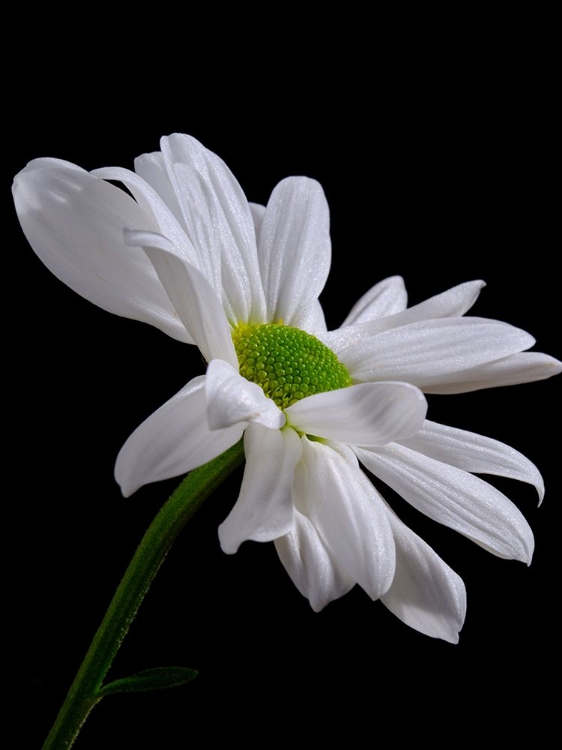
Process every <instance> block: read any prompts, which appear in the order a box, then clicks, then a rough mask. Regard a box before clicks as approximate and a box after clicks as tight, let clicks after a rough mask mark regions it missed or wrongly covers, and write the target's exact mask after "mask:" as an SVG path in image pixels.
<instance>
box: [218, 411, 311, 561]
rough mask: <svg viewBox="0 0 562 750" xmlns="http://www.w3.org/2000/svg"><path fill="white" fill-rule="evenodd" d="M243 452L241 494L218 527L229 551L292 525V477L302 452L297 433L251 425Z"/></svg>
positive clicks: (283, 531)
mask: <svg viewBox="0 0 562 750" xmlns="http://www.w3.org/2000/svg"><path fill="white" fill-rule="evenodd" d="M244 453H245V454H246V468H245V470H244V479H243V480H242V487H241V490H240V495H239V497H238V500H237V501H236V504H235V505H234V508H233V509H232V511H231V512H230V514H229V516H228V517H227V519H226V520H225V521H224V522H223V523H222V524H221V525H220V526H219V539H220V542H221V547H222V549H223V551H224V552H227V553H229V554H232V553H234V552H236V551H237V550H238V547H239V546H240V545H241V544H242V542H244V541H246V540H247V539H253V540H254V541H256V542H270V541H272V540H273V539H277V538H278V537H280V536H283V535H284V534H287V533H288V532H289V531H290V530H291V528H292V526H293V498H292V489H293V476H294V472H295V466H296V465H297V462H298V461H299V459H300V457H301V454H302V446H301V441H300V440H299V437H298V435H297V433H296V432H295V431H294V430H291V429H285V430H270V429H267V428H266V427H263V426H262V425H261V424H257V423H254V424H250V425H248V428H247V429H246V432H245V433H244Z"/></svg>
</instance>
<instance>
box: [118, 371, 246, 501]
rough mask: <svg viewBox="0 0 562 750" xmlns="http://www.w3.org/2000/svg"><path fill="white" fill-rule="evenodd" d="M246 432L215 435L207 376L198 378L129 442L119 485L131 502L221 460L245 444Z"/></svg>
mask: <svg viewBox="0 0 562 750" xmlns="http://www.w3.org/2000/svg"><path fill="white" fill-rule="evenodd" d="M244 427H245V425H240V424H237V425H233V426H232V427H227V428H226V429H222V430H213V431H211V430H210V429H209V426H208V424H207V399H206V397H205V376H200V377H197V378H194V379H193V380H192V381H191V382H189V383H188V384H187V385H186V386H185V387H184V388H182V389H181V391H179V392H178V393H176V395H175V396H173V397H172V398H171V399H170V400H169V401H167V402H166V403H165V404H164V405H163V406H161V407H160V408H159V409H158V410H157V411H155V412H154V414H151V416H150V417H148V419H146V420H145V421H144V422H143V423H142V424H141V425H140V426H139V427H137V429H136V430H135V431H134V432H133V433H132V435H131V436H130V437H129V438H128V440H127V441H126V442H125V445H124V446H123V447H122V448H121V451H120V452H119V455H118V456H117V462H116V464H115V479H116V480H117V483H118V484H119V485H120V487H121V491H122V493H123V495H125V497H128V496H129V495H132V494H133V492H135V491H136V490H138V488H139V487H142V486H143V485H144V484H149V483H150V482H158V481H160V480H161V479H169V478H170V477H176V476H180V475H181V474H185V473H187V472H188V471H191V470H192V469H195V468H197V467H198V466H202V465H203V464H206V463H207V462H208V461H211V459H213V458H216V457H217V456H219V455H220V454H221V453H224V451H226V450H228V449H229V448H230V447H232V446H233V445H234V444H235V443H237V442H238V441H239V440H240V438H241V437H242V433H243V431H244Z"/></svg>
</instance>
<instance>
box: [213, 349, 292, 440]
mask: <svg viewBox="0 0 562 750" xmlns="http://www.w3.org/2000/svg"><path fill="white" fill-rule="evenodd" d="M206 390H207V401H208V418H209V425H210V427H211V429H212V430H220V429H224V428H225V427H230V426H231V425H234V424H239V423H241V422H242V423H245V424H247V423H249V422H258V423H259V424H262V425H263V426H264V427H268V428H269V429H272V430H276V429H280V428H281V427H283V425H284V424H285V416H284V414H283V412H282V411H281V409H279V407H278V406H277V405H276V404H275V402H274V401H272V400H271V399H270V398H268V397H267V396H266V395H265V393H264V392H263V390H262V389H261V388H260V387H259V385H257V384H256V383H251V382H250V381H249V380H246V378H243V377H242V376H241V375H239V374H238V372H237V370H236V369H235V368H234V367H232V365H230V364H229V363H228V362H224V361H223V360H220V359H214V360H212V362H210V363H209V367H208V368H207V387H206Z"/></svg>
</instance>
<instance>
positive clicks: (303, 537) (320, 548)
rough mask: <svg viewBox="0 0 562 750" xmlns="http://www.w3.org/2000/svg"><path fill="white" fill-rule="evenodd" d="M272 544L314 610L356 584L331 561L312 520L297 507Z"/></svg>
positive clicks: (322, 607) (318, 610)
mask: <svg viewBox="0 0 562 750" xmlns="http://www.w3.org/2000/svg"><path fill="white" fill-rule="evenodd" d="M275 548H276V550H277V554H278V555H279V559H280V560H281V562H282V563H283V565H284V567H285V570H286V571H287V573H288V574H289V575H290V576H291V579H292V581H293V583H294V584H295V586H296V587H297V589H298V590H299V591H300V592H301V594H302V595H303V596H305V597H306V598H307V599H308V600H309V602H310V606H311V607H312V609H313V610H314V611H315V612H320V610H321V609H324V607H325V606H326V604H328V603H329V602H331V601H333V600H334V599H339V597H340V596H343V595H344V594H346V593H347V592H348V591H349V590H350V589H351V588H353V586H354V585H355V581H354V580H353V579H352V578H350V577H349V576H348V575H346V574H345V573H344V572H343V571H342V570H341V569H340V568H339V567H338V565H337V564H336V563H335V562H334V559H333V558H332V556H331V555H330V553H329V552H328V550H327V549H326V547H325V546H324V543H323V542H322V540H321V539H320V537H319V536H318V532H317V531H316V529H315V528H314V524H313V523H312V521H310V519H308V518H307V517H306V516H305V515H303V514H302V513H300V512H299V511H298V510H295V512H294V524H293V528H292V529H291V531H290V532H289V533H288V534H286V535H285V536H282V537H279V539H276V540H275Z"/></svg>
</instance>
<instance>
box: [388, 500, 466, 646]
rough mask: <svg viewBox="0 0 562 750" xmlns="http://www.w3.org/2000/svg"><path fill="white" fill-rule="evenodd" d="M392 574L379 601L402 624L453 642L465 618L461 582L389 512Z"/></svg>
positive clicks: (422, 542)
mask: <svg viewBox="0 0 562 750" xmlns="http://www.w3.org/2000/svg"><path fill="white" fill-rule="evenodd" d="M388 513H389V519H390V525H391V527H392V533H393V534H394V545H395V548H396V573H395V574H394V578H393V580H392V585H391V586H390V588H389V589H388V591H387V592H386V593H385V594H383V595H382V596H381V601H382V602H383V604H384V605H385V606H387V607H388V609H389V610H390V611H391V612H392V613H393V614H395V615H396V617H399V618H400V619H401V620H402V622H405V623H406V625H409V626H410V627H411V628H414V629H415V630H418V631H419V632H420V633H424V634H425V635H429V636H431V637H432V638H442V639H443V640H445V641H448V642H449V643H457V642H458V640H459V631H460V629H461V628H462V626H463V623H464V618H465V615H466V589H465V586H464V583H463V582H462V579H461V578H460V577H459V576H458V575H457V574H456V573H455V571H454V570H452V569H451V568H450V567H449V566H448V565H447V564H446V563H445V562H443V560H442V559H441V558H440V557H439V556H438V555H437V554H436V553H435V552H434V551H433V550H432V549H431V547H430V546H429V545H428V544H426V543H425V542H424V541H423V539H420V537H419V536H417V534H414V532H413V531H412V530H411V529H409V528H408V527H407V526H405V525H404V524H403V523H402V521H401V520H400V519H399V518H398V517H397V516H396V515H395V514H394V513H393V512H392V511H391V510H390V509H389V511H388Z"/></svg>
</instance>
